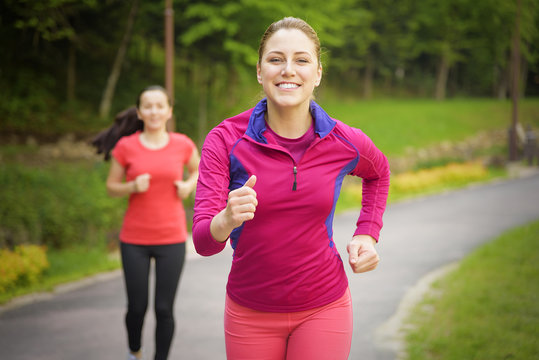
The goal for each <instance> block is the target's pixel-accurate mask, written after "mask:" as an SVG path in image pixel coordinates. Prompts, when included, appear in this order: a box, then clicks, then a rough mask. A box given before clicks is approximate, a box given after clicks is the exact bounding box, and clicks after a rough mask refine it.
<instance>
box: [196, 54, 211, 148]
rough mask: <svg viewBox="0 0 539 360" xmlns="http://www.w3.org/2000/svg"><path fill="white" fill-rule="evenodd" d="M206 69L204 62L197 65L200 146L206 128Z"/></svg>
mask: <svg viewBox="0 0 539 360" xmlns="http://www.w3.org/2000/svg"><path fill="white" fill-rule="evenodd" d="M208 69H209V67H208V66H207V64H206V63H205V62H202V63H200V64H197V66H196V68H195V71H196V80H197V81H196V82H195V84H197V86H198V89H199V92H198V144H199V145H202V144H203V143H204V139H205V138H206V134H207V127H208V79H209V76H208Z"/></svg>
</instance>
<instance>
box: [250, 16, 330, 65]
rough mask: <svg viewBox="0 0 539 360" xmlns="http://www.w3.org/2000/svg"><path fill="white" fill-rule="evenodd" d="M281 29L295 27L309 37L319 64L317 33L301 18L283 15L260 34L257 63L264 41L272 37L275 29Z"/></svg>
mask: <svg viewBox="0 0 539 360" xmlns="http://www.w3.org/2000/svg"><path fill="white" fill-rule="evenodd" d="M281 29H287V30H289V29H296V30H300V31H302V32H303V33H304V34H305V35H307V37H308V38H309V39H311V40H312V42H313V43H314V49H315V52H316V58H317V59H318V64H319V65H320V64H321V62H320V39H318V35H317V34H316V31H314V29H313V28H312V27H311V25H309V24H307V22H306V21H304V20H302V19H298V18H295V17H285V18H283V19H281V20H279V21H276V22H274V23H273V24H271V25H270V26H269V27H268V28H267V29H266V32H265V33H264V35H262V38H261V39H260V46H259V47H258V63H259V64H260V61H261V59H262V55H263V54H264V50H265V48H266V43H267V42H268V40H269V38H270V37H272V35H273V34H275V33H276V32H277V31H279V30H281Z"/></svg>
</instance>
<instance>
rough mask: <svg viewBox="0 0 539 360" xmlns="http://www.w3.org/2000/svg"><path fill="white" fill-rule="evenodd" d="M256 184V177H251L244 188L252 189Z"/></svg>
mask: <svg viewBox="0 0 539 360" xmlns="http://www.w3.org/2000/svg"><path fill="white" fill-rule="evenodd" d="M255 184H256V175H251V177H250V178H249V179H247V181H246V182H245V184H243V186H248V187H250V188H251V189H252V188H253V186H255Z"/></svg>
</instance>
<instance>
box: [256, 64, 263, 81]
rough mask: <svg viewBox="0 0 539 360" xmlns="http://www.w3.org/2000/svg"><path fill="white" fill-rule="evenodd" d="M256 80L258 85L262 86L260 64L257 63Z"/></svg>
mask: <svg viewBox="0 0 539 360" xmlns="http://www.w3.org/2000/svg"><path fill="white" fill-rule="evenodd" d="M256 79H257V80H258V83H259V84H260V85H262V75H260V63H256Z"/></svg>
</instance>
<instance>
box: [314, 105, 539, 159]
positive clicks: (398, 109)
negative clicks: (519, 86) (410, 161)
mask: <svg viewBox="0 0 539 360" xmlns="http://www.w3.org/2000/svg"><path fill="white" fill-rule="evenodd" d="M321 105H322V106H323V107H324V109H325V110H326V111H327V112H328V114H330V115H331V116H333V117H335V118H337V119H339V120H342V121H343V122H345V123H347V124H349V125H351V126H354V127H358V128H360V129H361V130H363V131H364V132H365V133H366V134H367V135H368V136H369V137H370V138H371V139H372V140H373V141H374V143H375V144H376V145H377V146H378V147H379V148H380V149H381V150H382V151H383V152H384V153H385V154H386V155H387V156H388V157H392V156H400V155H403V154H404V150H405V149H406V148H407V147H413V148H424V147H427V146H430V145H433V144H436V143H439V142H441V141H445V140H449V141H459V140H463V139H465V138H467V137H470V136H473V135H475V134H477V133H478V132H481V131H486V130H494V129H505V128H508V127H509V125H510V123H511V109H512V107H511V102H510V101H498V100H493V99H454V100H446V101H435V100H372V101H358V102H342V101H331V100H328V101H326V102H321ZM519 114H520V122H521V123H522V124H523V125H527V124H532V125H533V126H534V127H535V128H537V127H539V99H524V100H522V101H521V102H520V110H519Z"/></svg>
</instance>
